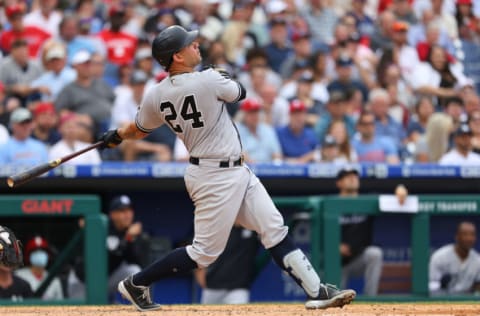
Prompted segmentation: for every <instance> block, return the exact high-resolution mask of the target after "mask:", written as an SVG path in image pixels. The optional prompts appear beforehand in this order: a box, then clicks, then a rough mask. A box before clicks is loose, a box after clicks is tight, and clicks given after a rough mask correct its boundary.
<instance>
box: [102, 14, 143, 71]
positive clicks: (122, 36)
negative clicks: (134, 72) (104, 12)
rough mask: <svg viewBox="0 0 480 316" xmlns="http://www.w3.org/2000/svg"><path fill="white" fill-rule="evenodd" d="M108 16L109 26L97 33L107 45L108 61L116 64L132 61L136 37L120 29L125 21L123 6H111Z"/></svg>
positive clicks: (135, 47)
mask: <svg viewBox="0 0 480 316" xmlns="http://www.w3.org/2000/svg"><path fill="white" fill-rule="evenodd" d="M109 17H110V25H111V26H110V28H109V29H105V30H103V31H101V32H99V33H98V36H99V37H100V38H101V39H102V40H103V42H104V43H105V46H106V47H107V58H108V61H109V62H111V63H113V64H116V65H123V64H128V63H132V62H133V61H134V58H135V51H136V49H137V39H136V38H135V37H133V36H132V35H129V34H127V33H125V32H122V31H121V30H120V29H121V27H122V25H123V24H124V23H125V8H124V7H115V6H114V7H111V8H110V10H109Z"/></svg>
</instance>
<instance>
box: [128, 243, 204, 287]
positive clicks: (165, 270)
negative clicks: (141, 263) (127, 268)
mask: <svg viewBox="0 0 480 316" xmlns="http://www.w3.org/2000/svg"><path fill="white" fill-rule="evenodd" d="M195 268H197V263H196V262H195V261H193V260H192V259H191V258H190V256H189V255H188V254H187V250H186V249H185V247H183V248H177V249H175V250H173V251H171V252H170V253H169V254H168V255H166V256H165V257H163V258H161V259H159V260H157V261H155V262H154V263H152V264H151V265H149V266H148V267H146V268H145V269H143V270H142V271H140V272H139V273H137V274H135V275H134V276H133V284H134V285H141V286H150V285H151V284H152V283H154V282H156V281H158V280H160V279H163V278H166V277H172V276H175V275H179V274H182V273H185V272H189V271H191V270H193V269H195Z"/></svg>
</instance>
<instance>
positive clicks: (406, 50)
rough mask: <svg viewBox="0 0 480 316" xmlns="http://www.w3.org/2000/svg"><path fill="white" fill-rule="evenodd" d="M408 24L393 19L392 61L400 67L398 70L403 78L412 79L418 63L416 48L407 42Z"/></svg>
mask: <svg viewBox="0 0 480 316" xmlns="http://www.w3.org/2000/svg"><path fill="white" fill-rule="evenodd" d="M409 28H410V26H409V25H408V24H407V23H406V22H401V21H395V22H394V23H393V24H392V42H393V55H394V56H395V58H394V61H395V63H396V64H398V66H399V67H400V72H401V74H402V77H403V78H405V80H407V82H408V81H410V80H412V76H413V75H414V71H415V69H416V67H417V65H418V64H419V62H420V60H419V59H418V53H417V51H416V49H415V48H414V47H412V46H410V45H409V44H408V41H407V32H408V30H409Z"/></svg>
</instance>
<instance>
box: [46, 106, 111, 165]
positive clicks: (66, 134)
mask: <svg viewBox="0 0 480 316" xmlns="http://www.w3.org/2000/svg"><path fill="white" fill-rule="evenodd" d="M76 116H77V115H76V114H75V113H67V112H64V113H63V115H62V116H61V117H60V124H59V131H60V135H61V136H62V138H61V140H60V141H58V142H57V143H55V145H53V146H52V147H51V148H50V149H49V151H48V156H49V159H50V160H54V159H57V158H58V157H64V156H66V155H70V154H72V153H74V152H76V151H79V150H82V149H84V148H86V147H87V146H88V145H90V144H89V143H86V142H83V141H80V140H79V129H80V128H81V127H80V126H79V124H78V121H77V117H76ZM101 162H102V160H101V158H100V154H99V152H98V150H97V149H92V150H89V151H87V152H86V153H84V154H82V155H80V156H77V157H75V158H73V159H72V160H69V161H67V162H65V164H69V165H82V164H83V165H88V164H91V165H96V164H99V163H101Z"/></svg>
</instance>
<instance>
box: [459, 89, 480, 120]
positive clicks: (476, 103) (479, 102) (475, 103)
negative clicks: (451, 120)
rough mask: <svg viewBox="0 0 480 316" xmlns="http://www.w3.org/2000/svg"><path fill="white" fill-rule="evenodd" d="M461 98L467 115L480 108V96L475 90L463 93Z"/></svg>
mask: <svg viewBox="0 0 480 316" xmlns="http://www.w3.org/2000/svg"><path fill="white" fill-rule="evenodd" d="M461 99H462V100H463V105H464V109H465V114H466V115H471V114H472V113H473V112H475V111H478V110H480V98H479V97H478V95H477V94H476V93H475V92H474V91H471V92H467V93H463V95H462V96H461Z"/></svg>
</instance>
